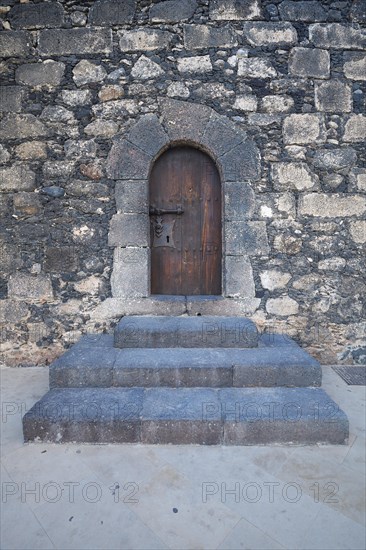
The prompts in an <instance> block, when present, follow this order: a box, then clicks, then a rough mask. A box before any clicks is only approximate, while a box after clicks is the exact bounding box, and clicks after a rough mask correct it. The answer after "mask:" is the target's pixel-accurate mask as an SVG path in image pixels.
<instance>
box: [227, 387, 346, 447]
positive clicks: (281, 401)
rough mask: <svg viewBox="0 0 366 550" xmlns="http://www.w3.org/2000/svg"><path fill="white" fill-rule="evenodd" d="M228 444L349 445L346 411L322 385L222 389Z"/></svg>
mask: <svg viewBox="0 0 366 550" xmlns="http://www.w3.org/2000/svg"><path fill="white" fill-rule="evenodd" d="M218 391H219V399H220V405H221V412H222V420H223V422H224V439H223V444H224V445H260V444H262V445H263V444H274V443H286V444H295V445H300V444H308V445H313V444H316V443H331V444H338V445H340V444H345V443H347V441H348V435H349V424H348V419H347V416H346V415H345V413H344V412H343V411H342V410H341V409H340V408H339V406H338V405H337V404H336V403H335V402H334V401H333V400H332V399H331V398H330V397H329V396H328V395H327V394H326V393H325V391H324V390H322V389H320V388H253V389H252V388H240V389H231V388H225V389H221V390H218Z"/></svg>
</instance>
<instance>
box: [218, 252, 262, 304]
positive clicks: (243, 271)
mask: <svg viewBox="0 0 366 550" xmlns="http://www.w3.org/2000/svg"><path fill="white" fill-rule="evenodd" d="M225 281H226V283H225V290H226V296H229V297H232V298H254V297H255V285H254V279H253V270H252V266H251V264H250V261H249V260H248V258H247V257H246V256H226V258H225Z"/></svg>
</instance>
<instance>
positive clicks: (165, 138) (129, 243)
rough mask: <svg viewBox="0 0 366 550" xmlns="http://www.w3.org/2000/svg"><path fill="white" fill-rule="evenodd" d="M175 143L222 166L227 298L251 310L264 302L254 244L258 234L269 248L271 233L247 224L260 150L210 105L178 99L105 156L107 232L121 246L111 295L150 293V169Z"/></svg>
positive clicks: (125, 296)
mask: <svg viewBox="0 0 366 550" xmlns="http://www.w3.org/2000/svg"><path fill="white" fill-rule="evenodd" d="M177 144H187V145H191V146H194V147H197V148H199V149H201V150H203V151H205V152H206V153H207V154H209V156H210V157H211V158H212V159H213V160H214V162H215V164H216V165H217V167H218V170H219V172H220V176H221V181H222V187H223V199H224V215H223V264H224V273H223V298H231V299H232V298H235V299H237V300H244V301H245V300H247V301H248V300H249V301H250V303H251V305H252V307H251V309H252V310H253V309H255V307H253V304H254V303H256V304H257V305H256V307H257V306H258V302H259V301H258V300H254V295H255V290H254V281H253V275H252V269H251V265H250V261H249V256H250V249H251V247H252V246H253V239H254V240H255V239H258V238H262V240H263V239H264V240H265V246H268V245H267V241H266V235H262V236H261V235H259V236H258V232H253V230H252V228H251V227H250V225H248V224H247V220H248V219H249V217H250V211H251V204H252V202H253V196H254V191H253V189H252V187H251V182H253V181H256V180H258V179H259V178H260V153H259V150H258V148H257V147H256V145H255V143H254V142H253V141H251V140H249V139H248V137H247V133H246V132H245V131H244V130H242V128H240V127H239V126H238V125H236V124H234V123H233V122H232V121H231V120H229V119H228V118H227V117H225V116H222V115H219V114H218V113H216V112H215V111H214V110H213V109H211V108H210V107H207V106H205V105H201V104H195V103H189V102H186V101H177V100H172V99H161V100H159V112H158V113H157V114H147V115H143V116H141V117H140V119H139V120H138V122H136V124H134V125H133V126H132V128H131V129H130V130H129V132H128V134H127V135H126V137H124V136H123V137H122V136H117V137H116V138H115V140H114V144H113V146H112V149H111V151H110V153H109V156H108V159H107V176H108V177H109V178H110V179H113V180H115V181H116V204H117V214H116V215H115V216H113V218H112V220H111V225H110V231H109V245H110V246H111V247H114V248H115V251H114V267H113V273H112V278H111V285H112V296H113V297H114V298H123V299H128V300H129V301H131V300H132V301H133V300H137V301H139V300H140V302H141V299H142V298H149V297H150V288H149V274H150V264H149V261H150V260H149V258H150V256H149V247H150V238H149V234H150V231H149V216H148V181H149V174H150V170H151V167H152V166H153V164H154V162H155V160H156V159H157V158H158V157H159V156H160V155H161V154H162V153H163V152H164V151H165V150H167V149H168V148H170V147H172V146H174V145H177ZM262 244H263V243H262ZM253 300H254V302H253ZM137 310H138V308H137ZM137 310H136V312H137Z"/></svg>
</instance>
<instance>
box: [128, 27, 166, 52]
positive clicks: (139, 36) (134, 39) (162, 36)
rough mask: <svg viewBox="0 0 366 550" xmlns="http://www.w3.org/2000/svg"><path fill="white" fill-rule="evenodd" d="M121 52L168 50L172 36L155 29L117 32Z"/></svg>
mask: <svg viewBox="0 0 366 550" xmlns="http://www.w3.org/2000/svg"><path fill="white" fill-rule="evenodd" d="M118 37H119V47H120V48H121V51H122V52H138V51H154V50H163V49H169V47H170V44H171V41H172V39H173V34H172V33H171V32H168V31H160V30H155V29H147V30H145V29H136V30H132V31H118Z"/></svg>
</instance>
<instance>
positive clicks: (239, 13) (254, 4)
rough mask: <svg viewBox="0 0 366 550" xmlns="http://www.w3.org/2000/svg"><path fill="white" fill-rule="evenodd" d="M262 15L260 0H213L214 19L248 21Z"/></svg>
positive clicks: (212, 14) (211, 5) (211, 4)
mask: <svg viewBox="0 0 366 550" xmlns="http://www.w3.org/2000/svg"><path fill="white" fill-rule="evenodd" d="M260 17H261V8H260V2H259V1H258V0H211V2H210V19H212V20H214V21H221V20H234V21H240V20H244V21H248V20H249V19H259V18H260Z"/></svg>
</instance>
